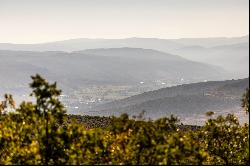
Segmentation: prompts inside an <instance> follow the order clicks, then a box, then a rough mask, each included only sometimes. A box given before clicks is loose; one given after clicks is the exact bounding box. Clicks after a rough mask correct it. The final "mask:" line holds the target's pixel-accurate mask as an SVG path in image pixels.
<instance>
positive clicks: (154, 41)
mask: <svg viewBox="0 0 250 166" xmlns="http://www.w3.org/2000/svg"><path fill="white" fill-rule="evenodd" d="M242 42H249V35H246V36H243V37H233V38H216V37H215V38H183V39H159V38H137V37H133V38H125V39H88V38H79V39H69V40H63V41H56V42H48V43H39V44H11V43H0V50H17V51H67V52H71V51H79V50H85V49H96V48H120V47H136V48H145V49H156V50H159V51H164V52H168V51H170V50H174V49H178V48H181V47H185V46H189V45H199V46H202V47H214V46H219V45H230V44H237V43H242Z"/></svg>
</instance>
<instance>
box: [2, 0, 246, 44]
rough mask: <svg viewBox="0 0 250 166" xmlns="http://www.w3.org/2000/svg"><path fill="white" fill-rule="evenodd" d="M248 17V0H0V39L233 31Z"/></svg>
mask: <svg viewBox="0 0 250 166" xmlns="http://www.w3.org/2000/svg"><path fill="white" fill-rule="evenodd" d="M248 20H249V0H0V42H12V43H39V42H47V41H56V40H64V39H71V38H128V37H157V38H186V37H217V36H225V37H233V36H242V35H246V34H248V33H249V21H248Z"/></svg>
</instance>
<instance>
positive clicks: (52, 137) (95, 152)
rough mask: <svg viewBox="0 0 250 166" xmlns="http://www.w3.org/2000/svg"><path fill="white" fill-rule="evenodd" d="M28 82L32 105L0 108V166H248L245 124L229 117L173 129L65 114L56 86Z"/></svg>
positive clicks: (167, 120)
mask: <svg viewBox="0 0 250 166" xmlns="http://www.w3.org/2000/svg"><path fill="white" fill-rule="evenodd" d="M32 79H33V82H32V83H31V84H30V85H31V88H32V89H33V91H32V96H34V97H35V99H36V102H35V103H31V102H23V103H21V105H20V106H19V107H18V108H16V109H15V110H16V111H15V112H10V113H4V112H6V111H5V110H6V109H8V108H9V107H10V108H12V109H13V108H15V107H14V100H13V99H12V96H10V95H6V96H5V100H4V101H3V102H2V103H1V104H0V110H1V112H2V114H1V115H0V164H1V165H2V164H40V165H47V164H131V165H134V164H135V165H136V164H146V165H147V164H148V165H149V164H152V165H159V164H161V165H165V164H168V165H174V164H177V165H182V164H183V165H186V164H195V165H198V164H199V165H203V164H205V165H209V164H210V165H211V164H245V165H247V164H249V150H248V149H249V132H248V130H249V125H248V124H243V125H241V124H239V122H238V119H237V118H236V117H235V116H234V115H230V114H229V115H227V116H226V117H223V116H219V117H217V118H215V119H209V120H208V121H207V122H206V124H205V125H204V126H201V127H194V126H184V125H179V124H178V123H179V121H178V119H177V118H176V117H174V116H170V117H164V118H161V119H158V120H155V121H152V120H148V121H146V120H145V119H144V118H143V112H142V113H141V114H140V115H139V116H138V117H136V118H134V119H129V117H128V115H127V114H123V115H121V116H120V117H106V118H105V117H91V116H77V115H67V114H66V110H65V109H64V107H63V105H62V103H61V102H60V101H59V100H58V96H59V95H60V94H61V91H60V90H58V89H57V87H56V83H54V84H49V83H48V82H47V81H46V80H45V79H43V78H42V77H40V76H39V75H36V76H34V77H32ZM243 107H244V108H245V104H244V106H243ZM212 114H213V113H211V112H210V113H208V115H210V116H211V115H212Z"/></svg>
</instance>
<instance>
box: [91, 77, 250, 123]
mask: <svg viewBox="0 0 250 166" xmlns="http://www.w3.org/2000/svg"><path fill="white" fill-rule="evenodd" d="M247 87H249V78H246V79H239V80H227V81H209V82H202V83H193V84H183V85H178V86H175V87H169V88H163V89H159V90H156V91H150V92H145V93H142V94H139V95H136V96H132V97H129V98H126V99H122V100H117V101H113V102H110V103H106V104H102V105H99V106H96V107H95V108H93V109H92V110H91V111H90V112H89V113H88V114H91V115H102V116H110V115H116V116H118V115H120V114H122V113H128V114H129V115H130V116H133V115H139V113H140V112H142V111H146V112H145V117H146V118H151V119H157V118H160V117H162V116H166V115H170V114H174V115H177V116H179V117H180V118H181V120H182V121H183V122H184V123H186V124H201V123H203V122H204V121H205V119H206V117H205V113H206V112H208V111H214V112H215V115H219V114H226V113H236V114H239V115H240V116H241V117H240V119H241V120H245V121H246V120H247V119H248V117H247V116H246V115H245V116H244V112H242V111H241V107H240V100H241V97H242V94H243V93H244V91H245V89H246V88H247Z"/></svg>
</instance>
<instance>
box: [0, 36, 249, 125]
mask: <svg viewBox="0 0 250 166" xmlns="http://www.w3.org/2000/svg"><path fill="white" fill-rule="evenodd" d="M248 43H249V36H244V37H235V38H202V39H199V38H192V39H191V38H190V39H156V38H128V39H72V40H65V41H58V42H51V43H43V44H6V43H5V44H0V49H1V50H0V59H1V60H0V75H1V77H0V82H1V87H0V93H1V94H4V93H11V94H13V95H14V97H15V98H16V100H17V102H21V101H23V100H32V99H31V98H30V97H29V96H28V94H29V93H30V91H29V89H28V83H29V82H30V80H31V79H30V76H31V75H34V74H35V73H39V74H41V75H42V76H44V77H45V78H47V79H48V80H49V81H57V82H58V85H59V87H60V88H62V90H63V95H62V96H61V100H62V101H63V102H64V103H65V106H66V107H67V108H68V109H69V113H73V114H94V115H105V116H109V115H118V114H120V113H121V112H124V111H125V112H126V113H129V114H130V115H132V114H133V115H135V114H139V112H140V111H143V110H149V113H148V114H147V115H148V117H150V118H156V117H161V116H164V115H166V114H168V113H169V109H170V108H171V111H170V112H172V113H173V114H178V115H180V116H182V117H186V118H187V117H189V115H190V118H191V119H192V118H194V114H196V115H197V116H198V115H201V114H204V111H212V110H213V111H214V110H215V111H219V112H227V111H228V110H229V107H231V108H237V109H235V110H238V111H239V110H240V109H239V107H237V106H238V104H239V98H240V95H239V94H238V95H236V96H231V97H233V98H236V100H235V101H232V102H230V101H227V100H224V99H221V98H220V97H218V98H216V99H215V98H214V97H212V98H211V99H210V98H209V96H203V97H201V96H199V95H200V94H199V95H198V96H197V95H196V94H195V95H190V96H185V95H184V96H182V95H183V94H184V93H185V91H183V92H182V91H181V94H180V96H175V97H174V96H172V98H171V99H170V98H167V99H166V97H164V98H162V99H157V101H154V99H153V98H152V101H147V102H146V103H137V104H136V105H134V104H128V105H127V106H126V107H124V106H122V107H117V110H116V109H115V108H116V107H115V108H113V106H112V107H110V109H109V110H107V109H106V104H109V103H112V102H115V101H117V100H121V99H124V98H128V97H131V96H134V95H138V94H141V93H144V92H148V91H154V90H158V89H159V91H164V90H162V89H161V88H166V87H172V86H176V85H182V84H190V83H197V82H207V81H223V80H231V79H239V78H240V79H241V78H246V77H248V76H249V45H248ZM196 88H198V89H199V86H198V87H196ZM242 88H243V89H244V88H246V86H245V84H244V86H243V87H242ZM243 89H240V90H239V92H240V93H241V92H243ZM182 93H183V94H182ZM203 93H206V92H203ZM213 93H216V94H217V92H216V90H215V91H213ZM223 93H224V92H223ZM225 93H226V92H225ZM166 94H168V91H166ZM149 96H150V95H149ZM150 98H151V97H150ZM176 98H178V100H176ZM159 100H161V102H160V103H162V102H163V103H164V104H163V105H165V106H164V107H162V108H157V107H155V106H157V105H158V106H159V105H162V104H160V103H158V104H155V103H157V102H159ZM172 100H173V101H172ZM177 101H179V102H177ZM185 101H187V103H186V104H184V105H183V107H182V106H181V102H184V103H185ZM216 101H217V102H218V103H219V105H218V108H217V107H216V108H212V107H210V106H207V105H210V104H212V103H214V102H216ZM115 103H116V102H115ZM118 103H119V101H118ZM188 103H191V105H192V106H190V109H188ZM209 103H210V104H209ZM142 105H143V106H142ZM197 105H199V106H197ZM212 105H213V104H212ZM195 106H197V107H195ZM108 108H109V107H108ZM167 108H169V109H167ZM175 108H176V109H177V108H178V109H179V111H178V110H176V109H175ZM191 108H192V109H193V111H192V109H191ZM184 109H187V110H186V112H185V114H183V111H184ZM101 110H104V111H101ZM153 110H155V111H156V112H154V111H153ZM157 110H158V112H157ZM159 110H160V111H159ZM199 110H200V112H199ZM231 110H232V109H231ZM152 111H153V113H152ZM188 121H190V120H188ZM197 123H201V122H197Z"/></svg>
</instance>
